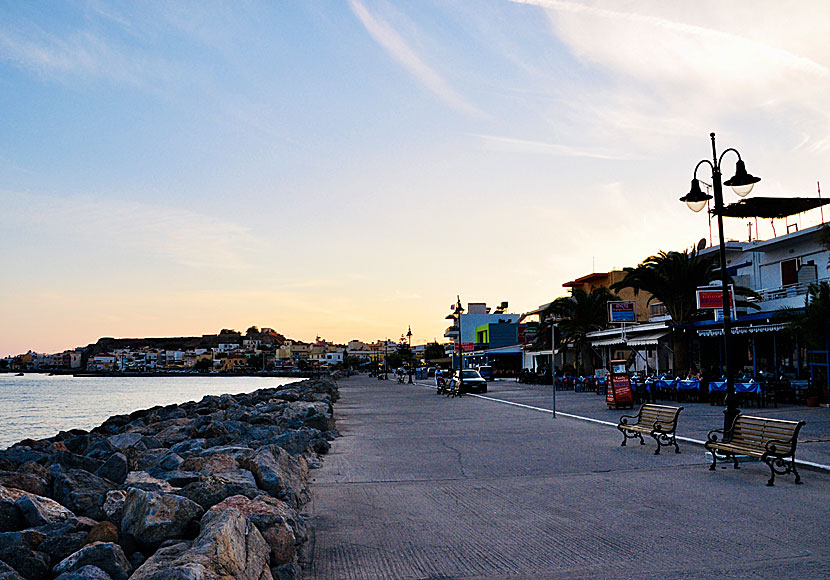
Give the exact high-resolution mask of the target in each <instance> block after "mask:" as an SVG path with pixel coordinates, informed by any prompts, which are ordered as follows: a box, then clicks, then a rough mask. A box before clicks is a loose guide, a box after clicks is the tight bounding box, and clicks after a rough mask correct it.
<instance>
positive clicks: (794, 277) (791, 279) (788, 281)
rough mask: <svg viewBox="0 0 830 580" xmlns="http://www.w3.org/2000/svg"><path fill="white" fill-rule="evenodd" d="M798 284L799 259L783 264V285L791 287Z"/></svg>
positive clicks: (784, 261)
mask: <svg viewBox="0 0 830 580" xmlns="http://www.w3.org/2000/svg"><path fill="white" fill-rule="evenodd" d="M797 283H798V258H792V259H790V260H783V261H782V262H781V285H782V286H791V285H792V284H797Z"/></svg>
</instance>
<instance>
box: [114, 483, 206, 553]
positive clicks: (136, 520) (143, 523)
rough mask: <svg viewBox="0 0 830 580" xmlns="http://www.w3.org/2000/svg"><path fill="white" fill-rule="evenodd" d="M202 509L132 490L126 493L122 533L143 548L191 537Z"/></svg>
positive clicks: (175, 497) (165, 496) (166, 496)
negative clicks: (174, 539) (136, 541)
mask: <svg viewBox="0 0 830 580" xmlns="http://www.w3.org/2000/svg"><path fill="white" fill-rule="evenodd" d="M203 513H204V510H203V509H202V507H201V506H200V505H199V504H197V503H196V502H194V501H191V500H189V499H187V498H185V497H182V496H179V495H173V494H166V493H156V492H151V491H143V490H141V489H137V488H131V489H129V490H128V491H127V498H126V500H125V502H124V513H123V517H122V520H121V531H122V532H124V533H125V534H129V535H131V536H132V537H134V538H135V539H136V540H138V541H139V542H140V543H142V544H145V545H158V544H160V543H161V542H163V541H164V540H169V539H171V538H184V537H187V536H190V537H193V534H192V532H193V531H195V530H194V528H195V522H196V520H198V518H200V517H201V516H202V514H203Z"/></svg>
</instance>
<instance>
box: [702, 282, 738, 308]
mask: <svg viewBox="0 0 830 580" xmlns="http://www.w3.org/2000/svg"><path fill="white" fill-rule="evenodd" d="M729 303H730V306H731V307H732V310H733V311H734V310H735V291H734V287H733V286H732V285H731V284H730V285H729ZM697 307H698V308H723V291H722V290H721V287H720V286H708V287H705V288H698V289H697Z"/></svg>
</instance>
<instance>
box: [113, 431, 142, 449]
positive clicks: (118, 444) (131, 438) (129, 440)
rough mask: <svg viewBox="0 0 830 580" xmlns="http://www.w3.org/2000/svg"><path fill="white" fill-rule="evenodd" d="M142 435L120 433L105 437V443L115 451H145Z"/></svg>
mask: <svg viewBox="0 0 830 580" xmlns="http://www.w3.org/2000/svg"><path fill="white" fill-rule="evenodd" d="M143 439H144V435H142V434H141V433H120V434H118V435H113V436H112V437H107V442H108V443H109V444H110V445H112V446H113V447H115V448H117V449H129V448H130V447H135V448H137V449H142V450H143V449H147V446H146V445H145V444H144V442H143V441H142V440H143Z"/></svg>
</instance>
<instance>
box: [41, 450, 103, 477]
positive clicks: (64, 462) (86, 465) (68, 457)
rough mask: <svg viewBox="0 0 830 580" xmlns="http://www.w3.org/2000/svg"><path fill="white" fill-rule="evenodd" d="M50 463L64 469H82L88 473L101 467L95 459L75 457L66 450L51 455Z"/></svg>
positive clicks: (99, 462)
mask: <svg viewBox="0 0 830 580" xmlns="http://www.w3.org/2000/svg"><path fill="white" fill-rule="evenodd" d="M51 463H52V464H55V463H57V464H59V465H61V466H63V467H65V468H66V469H83V470H84V471H89V472H90V473H93V472H95V471H96V470H97V469H98V468H99V467H101V465H102V462H101V461H99V460H97V459H93V458H91V457H84V456H83V455H77V454H75V453H72V452H71V451H67V450H61V451H58V452H57V453H55V454H53V455H52V459H51Z"/></svg>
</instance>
